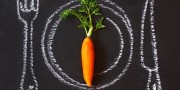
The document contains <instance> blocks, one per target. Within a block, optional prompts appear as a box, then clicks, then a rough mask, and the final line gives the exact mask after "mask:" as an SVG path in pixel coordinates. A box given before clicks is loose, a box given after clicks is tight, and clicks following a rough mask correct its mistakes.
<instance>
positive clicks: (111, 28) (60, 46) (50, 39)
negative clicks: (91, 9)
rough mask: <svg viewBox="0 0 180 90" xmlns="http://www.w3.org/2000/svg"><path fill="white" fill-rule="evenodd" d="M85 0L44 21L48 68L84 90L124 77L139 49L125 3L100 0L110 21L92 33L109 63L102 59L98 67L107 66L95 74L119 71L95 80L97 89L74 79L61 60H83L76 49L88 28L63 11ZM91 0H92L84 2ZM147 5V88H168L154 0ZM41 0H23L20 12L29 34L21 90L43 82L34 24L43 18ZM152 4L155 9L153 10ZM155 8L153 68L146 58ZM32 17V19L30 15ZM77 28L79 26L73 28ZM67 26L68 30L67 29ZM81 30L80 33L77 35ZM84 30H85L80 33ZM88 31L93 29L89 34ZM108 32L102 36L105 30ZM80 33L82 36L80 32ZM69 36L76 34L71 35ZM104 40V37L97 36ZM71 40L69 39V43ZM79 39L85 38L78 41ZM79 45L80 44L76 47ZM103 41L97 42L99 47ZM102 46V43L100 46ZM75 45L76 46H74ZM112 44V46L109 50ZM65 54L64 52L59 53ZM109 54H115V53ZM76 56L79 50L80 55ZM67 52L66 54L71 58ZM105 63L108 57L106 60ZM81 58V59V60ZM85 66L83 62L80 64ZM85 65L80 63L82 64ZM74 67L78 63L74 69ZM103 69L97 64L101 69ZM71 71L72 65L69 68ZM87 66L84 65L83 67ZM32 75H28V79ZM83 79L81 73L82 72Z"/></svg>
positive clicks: (44, 52)
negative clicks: (161, 63)
mask: <svg viewBox="0 0 180 90" xmlns="http://www.w3.org/2000/svg"><path fill="white" fill-rule="evenodd" d="M78 1H79V0H71V1H70V2H67V3H66V4H64V5H62V6H59V8H57V9H56V10H55V11H54V12H53V13H52V14H51V15H50V16H49V17H48V18H47V20H46V22H45V23H44V25H45V26H44V30H42V34H41V41H40V42H41V49H40V50H41V52H42V57H43V59H44V64H45V65H46V66H47V68H48V70H49V72H50V73H52V74H53V76H54V77H55V78H56V79H57V80H58V81H59V82H60V83H64V84H67V85H68V86H72V87H74V88H78V89H88V90H91V89H105V88H108V87H110V86H112V85H114V84H116V83H117V82H118V81H120V80H121V78H122V77H123V76H124V75H126V72H127V71H128V68H130V65H131V63H132V61H133V52H134V47H133V46H134V40H135V39H136V38H134V34H133V28H132V24H131V20H130V19H129V17H128V15H127V14H126V10H124V9H123V8H122V7H121V6H119V5H117V4H116V3H115V2H113V1H112V0H98V6H99V7H100V9H101V11H102V14H103V15H104V16H105V18H104V23H105V26H106V28H105V29H104V28H103V29H104V30H103V29H102V30H98V31H96V32H95V33H94V35H92V38H93V39H94V42H95V51H96V50H97V52H96V53H95V55H96V57H95V59H104V60H105V62H106V63H104V64H101V63H100V62H101V61H99V62H98V61H95V62H98V64H97V65H95V67H98V66H99V67H102V68H103V69H101V70H97V71H95V73H94V78H99V77H103V76H104V77H106V76H108V77H111V75H112V74H113V73H112V71H114V70H118V72H117V73H116V74H114V76H113V77H112V78H110V79H108V80H105V81H103V80H102V81H100V83H96V84H92V86H91V87H88V86H87V85H86V84H85V83H84V82H82V81H78V80H77V79H76V78H73V77H71V76H70V75H69V74H68V73H67V71H65V70H64V67H65V66H62V64H61V63H68V62H71V60H68V58H71V59H72V58H74V59H73V60H76V59H80V55H79V57H78V56H77V55H78V54H80V53H78V52H80V51H78V50H77V49H76V48H80V47H79V46H78V45H80V44H77V43H76V42H82V37H84V36H83V35H82V34H84V32H83V31H82V32H81V30H80V31H79V30H76V29H78V27H71V26H70V27H67V25H65V24H71V25H76V24H77V22H74V21H70V20H69V19H67V21H66V20H64V19H63V18H61V17H60V14H61V13H62V12H63V10H65V9H70V10H76V9H78V8H79V7H80V6H81V4H80V3H79V2H78ZM82 1H83V0H82ZM84 1H86V0H84ZM144 2H145V3H144V7H143V8H142V11H143V12H142V16H141V29H140V30H139V31H140V42H139V43H140V46H139V49H140V52H139V56H140V59H139V61H140V63H139V65H140V66H141V67H142V68H143V69H144V70H145V71H147V72H148V76H147V77H148V78H147V84H146V85H147V86H146V88H145V90H162V86H161V80H160V75H159V70H158V69H159V66H158V53H157V52H158V51H157V46H156V45H157V41H156V33H155V25H154V0H145V1H144ZM40 5H41V4H40V3H39V0H17V14H18V19H19V21H21V22H22V23H23V24H24V28H22V32H23V35H24V37H23V38H24V39H23V45H22V46H23V47H22V48H23V52H22V55H23V58H22V63H23V68H22V76H21V81H20V87H19V88H20V90H38V89H39V88H38V87H39V84H38V80H37V77H36V75H35V73H34V69H36V68H34V60H36V59H35V58H34V50H33V47H35V46H34V43H33V42H34V37H33V33H34V32H33V31H34V30H36V28H34V27H33V26H34V24H33V22H34V21H35V20H36V18H38V14H39V6H40ZM148 8H149V9H148ZM148 10H150V11H149V12H150V18H149V19H150V21H149V22H150V24H148V25H149V26H150V35H151V39H149V41H150V42H151V45H150V46H151V50H150V51H151V52H152V60H151V61H152V62H154V68H152V69H151V68H150V67H148V66H147V65H146V64H145V62H146V58H145V57H144V55H145V53H144V47H145V44H144V40H147V39H146V38H145V37H144V33H145V32H146V28H145V27H144V26H145V24H146V23H145V21H146V18H147V11H148ZM27 16H28V17H30V18H27ZM71 28H74V30H70V29H71ZM66 29H67V30H66ZM76 32H77V33H76ZM79 33H80V34H79ZM86 33H87V32H86ZM101 33H102V34H101ZM75 34H77V35H75ZM68 37H71V38H72V37H73V39H70V38H68ZM104 37H106V38H107V39H106V38H104ZM96 38H98V39H96ZM68 40H69V41H68ZM74 40H79V41H74ZM72 44H74V45H72ZM96 45H97V46H96ZM98 45H99V46H98ZM72 48H75V49H72ZM106 48H107V49H106ZM59 53H60V54H62V55H58V54H59ZM109 53H114V54H113V55H111V56H110V55H109ZM67 54H70V55H69V57H68V55H67ZM71 54H75V55H76V56H75V55H74V57H73V55H72V57H70V56H71ZM65 56H66V57H65ZM102 61H103V60H102ZM80 62H81V61H80V60H79V61H78V63H80ZM77 65H79V64H77ZM74 66H75V67H74V68H76V62H75V61H74ZM77 67H79V66H77ZM72 69H73V67H72ZM95 69H97V68H95ZM66 70H67V68H66ZM80 70H81V68H80ZM27 77H28V78H27ZM80 77H81V76H80Z"/></svg>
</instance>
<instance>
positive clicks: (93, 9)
mask: <svg viewBox="0 0 180 90" xmlns="http://www.w3.org/2000/svg"><path fill="white" fill-rule="evenodd" d="M78 1H79V2H80V5H81V7H80V8H79V10H73V9H67V10H64V11H63V12H62V13H61V14H60V17H61V18H63V19H66V18H67V17H68V16H76V17H77V18H78V19H79V20H80V22H81V24H80V25H79V26H78V27H80V28H83V29H84V30H85V32H86V36H87V37H86V38H85V39H84V41H83V43H82V48H81V59H82V70H83V77H84V80H85V82H86V84H87V86H89V87H90V86H92V79H93V75H94V57H95V55H94V53H95V52H94V44H93V41H92V40H91V38H90V37H91V36H92V33H93V32H94V31H96V30H98V29H101V28H104V27H105V26H104V25H103V24H102V21H103V19H104V17H101V18H100V19H98V20H97V21H96V23H95V24H96V25H93V18H92V17H93V15H95V16H100V15H101V13H100V9H99V6H98V5H99V4H98V3H97V0H78Z"/></svg>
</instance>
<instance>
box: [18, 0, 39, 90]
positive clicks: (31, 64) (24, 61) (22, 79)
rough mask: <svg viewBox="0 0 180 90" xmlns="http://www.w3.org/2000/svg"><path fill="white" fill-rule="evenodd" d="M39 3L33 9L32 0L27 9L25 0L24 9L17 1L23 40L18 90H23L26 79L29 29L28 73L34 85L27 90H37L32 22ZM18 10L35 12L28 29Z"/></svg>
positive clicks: (25, 0)
mask: <svg viewBox="0 0 180 90" xmlns="http://www.w3.org/2000/svg"><path fill="white" fill-rule="evenodd" d="M38 7H39V1H38V0H37V7H36V9H35V7H34V0H32V1H31V3H30V9H28V8H27V0H24V7H23V4H22V3H21V2H19V0H17V14H18V19H19V20H20V21H21V22H23V23H24V31H23V33H24V40H23V69H22V76H21V81H20V90H24V81H25V77H26V71H27V70H26V68H27V49H28V48H27V46H28V45H27V43H28V41H29V40H28V30H29V29H30V57H29V59H30V67H29V68H30V72H31V74H32V78H33V81H34V85H29V87H28V89H30V90H32V89H35V90H38V82H37V80H36V77H35V74H34V69H33V21H34V20H35V19H36V18H37V16H38V11H39V8H38ZM20 10H21V11H22V12H26V13H29V12H31V11H36V14H35V17H34V18H33V19H32V21H31V22H30V28H29V27H28V22H27V21H26V20H24V19H23V18H22V17H21V15H20Z"/></svg>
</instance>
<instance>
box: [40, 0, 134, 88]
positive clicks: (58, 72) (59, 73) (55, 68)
mask: <svg viewBox="0 0 180 90" xmlns="http://www.w3.org/2000/svg"><path fill="white" fill-rule="evenodd" d="M75 2H77V0H74V1H70V2H69V3H67V4H65V5H63V6H60V7H59V9H57V10H56V11H55V12H54V13H53V14H52V15H51V16H50V17H49V18H48V20H47V22H46V25H45V29H44V31H43V34H42V39H41V49H42V55H43V58H44V61H45V64H46V65H47V67H48V68H49V70H50V71H51V72H52V73H53V74H54V76H55V77H56V78H58V80H59V81H60V82H63V83H66V84H68V85H71V86H74V87H77V88H80V89H94V88H95V89H103V88H106V87H109V86H111V85H113V84H115V83H116V82H117V81H118V80H120V79H121V77H122V76H123V75H124V74H125V72H126V71H127V70H128V67H129V66H130V64H131V61H132V55H133V42H134V39H133V33H132V28H131V24H130V21H129V19H128V17H127V15H126V14H125V12H124V10H123V9H122V8H121V7H120V6H118V5H117V4H115V3H114V2H112V1H110V0H101V1H100V7H101V8H103V9H107V10H109V11H110V12H112V14H114V15H115V16H116V17H118V18H119V19H121V21H123V23H124V24H125V26H126V28H127V31H128V33H129V39H130V41H129V43H130V47H129V48H130V49H129V51H130V55H129V59H128V62H127V64H126V66H125V67H124V69H123V70H122V72H120V73H119V75H118V76H117V77H116V78H114V79H113V80H112V81H109V82H108V83H105V84H103V85H97V86H93V87H91V88H88V87H87V86H86V84H82V83H80V82H78V81H76V80H74V79H72V78H70V77H69V76H68V75H67V74H66V73H64V72H63V70H62V69H61V67H60V66H59V65H58V64H57V62H56V59H55V58H54V55H53V52H52V48H53V47H52V46H51V45H52V44H53V38H54V35H55V33H56V30H57V26H58V25H59V23H60V22H61V18H54V17H57V16H59V13H60V12H62V9H63V8H65V7H67V6H72V4H74V3H75ZM103 3H107V4H109V5H111V6H112V7H115V8H116V9H117V10H118V11H115V10H114V9H112V8H110V7H108V6H105V5H103ZM78 6H79V5H75V6H72V7H71V8H76V7H78ZM120 13H121V14H120ZM54 19H55V22H54ZM106 20H107V21H109V22H111V24H113V25H114V26H115V28H116V29H117V31H118V33H119V36H120V41H121V42H120V48H121V50H120V51H119V56H118V57H117V59H116V60H115V61H114V62H113V64H112V65H111V66H110V67H109V68H108V69H106V70H104V71H103V72H101V73H100V74H105V73H107V72H108V71H110V70H112V69H113V68H114V67H116V65H117V64H118V62H119V60H120V58H121V55H122V54H123V53H122V51H123V48H124V46H123V45H124V42H123V36H122V33H121V31H120V29H119V27H118V25H117V24H116V23H115V22H114V21H113V20H111V19H110V18H108V17H107V18H106ZM51 23H53V26H52V27H51V26H50V24H51ZM49 27H50V28H49ZM47 30H50V33H47ZM46 34H48V35H46ZM46 39H47V40H46ZM45 42H47V43H45Z"/></svg>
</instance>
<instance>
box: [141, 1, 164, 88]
mask: <svg viewBox="0 0 180 90" xmlns="http://www.w3.org/2000/svg"><path fill="white" fill-rule="evenodd" d="M148 4H150V27H151V46H152V53H153V61H154V63H155V66H154V68H149V67H147V66H146V65H145V63H144V62H145V61H144V59H145V58H144V32H145V28H144V24H145V18H146V13H147V8H148ZM141 23H142V24H141V41H140V59H141V66H142V67H143V68H144V69H145V70H147V71H148V72H149V77H148V81H147V87H146V89H147V90H162V86H161V81H160V76H159V71H158V68H159V67H158V55H157V47H156V44H157V42H156V35H155V28H154V0H146V2H145V5H144V9H143V15H142V20H141ZM153 73H155V79H156V83H154V84H152V85H151V80H152V78H153V77H152V74H153Z"/></svg>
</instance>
